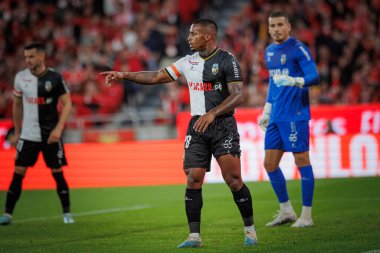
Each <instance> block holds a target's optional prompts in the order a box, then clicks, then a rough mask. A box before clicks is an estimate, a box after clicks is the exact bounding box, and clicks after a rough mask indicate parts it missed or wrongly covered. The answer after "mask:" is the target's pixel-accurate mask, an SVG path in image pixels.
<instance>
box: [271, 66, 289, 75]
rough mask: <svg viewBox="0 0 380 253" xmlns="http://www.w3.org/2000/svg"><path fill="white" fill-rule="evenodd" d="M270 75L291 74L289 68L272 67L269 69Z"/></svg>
mask: <svg viewBox="0 0 380 253" xmlns="http://www.w3.org/2000/svg"><path fill="white" fill-rule="evenodd" d="M269 74H270V76H276V75H285V76H288V75H289V69H287V68H283V69H270V70H269Z"/></svg>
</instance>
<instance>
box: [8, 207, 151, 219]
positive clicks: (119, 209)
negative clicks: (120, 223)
mask: <svg viewBox="0 0 380 253" xmlns="http://www.w3.org/2000/svg"><path fill="white" fill-rule="evenodd" d="M151 207H152V206H149V205H140V206H130V207H119V208H111V209H103V210H95V211H89V212H83V213H73V214H72V215H73V216H74V217H81V216H90V215H98V214H106V213H118V212H125V211H134V210H142V209H148V208H151ZM61 218H62V216H49V217H36V218H29V219H21V220H15V221H14V222H13V223H22V222H32V221H43V220H53V219H61Z"/></svg>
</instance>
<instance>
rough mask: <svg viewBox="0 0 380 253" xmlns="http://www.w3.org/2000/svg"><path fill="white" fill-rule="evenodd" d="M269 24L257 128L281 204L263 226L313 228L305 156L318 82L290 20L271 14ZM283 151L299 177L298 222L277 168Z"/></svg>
mask: <svg viewBox="0 0 380 253" xmlns="http://www.w3.org/2000/svg"><path fill="white" fill-rule="evenodd" d="M268 22H269V34H270V36H271V37H272V39H273V43H272V44H271V45H269V46H268V47H267V48H266V51H265V60H266V65H267V68H268V70H269V74H270V79H269V89H268V95H267V101H266V104H265V106H264V112H263V116H262V117H261V118H260V120H259V125H260V127H261V128H262V129H263V130H264V131H265V144H264V145H265V159H264V167H265V169H266V171H267V173H268V176H269V179H270V182H271V184H272V187H273V190H274V192H275V193H276V195H277V198H278V201H279V203H280V212H279V213H278V215H277V216H276V217H275V219H274V220H273V221H271V222H269V223H267V224H266V226H277V225H282V224H285V223H290V222H294V223H293V225H292V227H308V226H312V225H313V220H312V215H311V207H312V201H313V194H314V174H313V169H312V166H311V164H310V157H309V120H310V104H309V91H308V87H310V86H312V85H317V84H318V83H319V75H318V72H317V68H316V66H315V63H314V61H313V59H312V58H311V55H310V52H309V49H308V48H307V47H306V46H305V45H304V44H303V43H302V42H300V41H298V40H296V39H294V38H293V37H291V36H290V35H289V34H290V31H291V25H290V23H289V18H288V16H287V15H286V14H284V13H282V12H273V13H271V14H270V15H269V20H268ZM284 152H292V153H293V155H294V159H295V163H296V165H297V167H298V169H299V172H300V174H301V184H302V212H301V215H300V217H299V218H298V219H297V215H296V213H295V211H294V209H293V207H292V205H291V203H290V200H289V197H288V192H287V188H286V181H285V177H284V175H283V173H282V171H281V168H280V167H279V164H280V161H281V158H282V156H283V154H284Z"/></svg>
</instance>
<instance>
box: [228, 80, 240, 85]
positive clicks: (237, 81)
mask: <svg viewBox="0 0 380 253" xmlns="http://www.w3.org/2000/svg"><path fill="white" fill-rule="evenodd" d="M242 82H243V80H234V81H231V82H228V83H227V84H230V83H232V84H233V83H242Z"/></svg>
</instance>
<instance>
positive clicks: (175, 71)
mask: <svg viewBox="0 0 380 253" xmlns="http://www.w3.org/2000/svg"><path fill="white" fill-rule="evenodd" d="M170 68H172V70H173V71H174V74H175V75H176V76H177V78H180V77H181V74H180V73H179V71H178V69H177V68H176V67H175V66H174V64H172V65H170Z"/></svg>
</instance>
